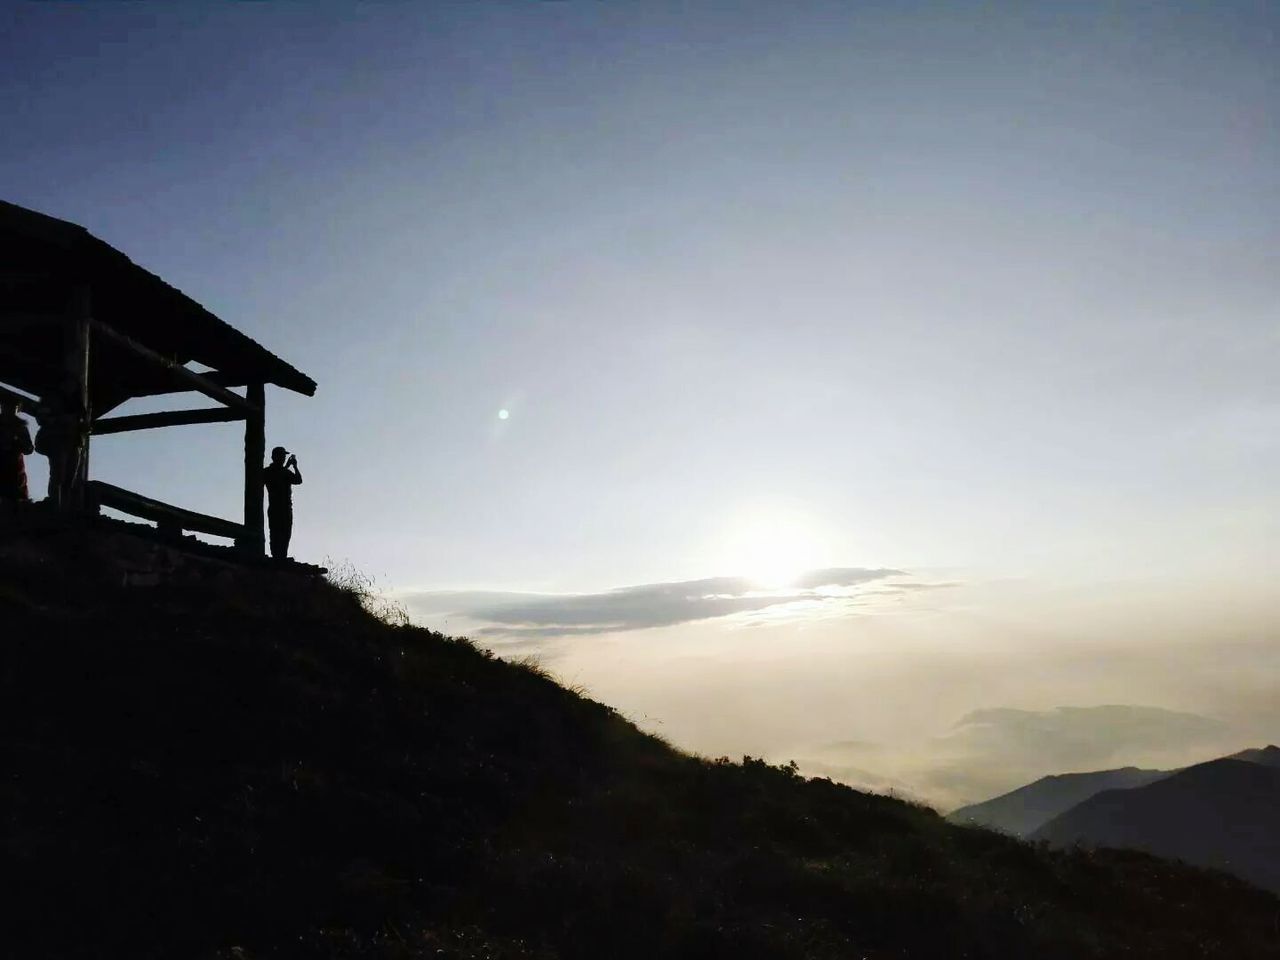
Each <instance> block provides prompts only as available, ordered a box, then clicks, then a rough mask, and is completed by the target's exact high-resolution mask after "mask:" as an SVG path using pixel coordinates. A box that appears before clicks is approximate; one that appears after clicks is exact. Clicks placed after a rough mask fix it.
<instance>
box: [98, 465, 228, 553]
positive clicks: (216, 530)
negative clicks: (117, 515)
mask: <svg viewBox="0 0 1280 960" xmlns="http://www.w3.org/2000/svg"><path fill="white" fill-rule="evenodd" d="M88 499H89V502H90V504H92V505H93V507H94V508H95V509H96V508H99V507H110V508H111V509H112V510H119V511H120V512H121V513H127V514H128V515H129V516H131V517H140V518H141V519H143V520H150V521H152V522H153V523H155V524H156V526H157V527H159V528H160V530H161V531H162V532H164V533H169V534H173V535H175V536H176V535H179V534H181V533H182V531H184V530H190V531H192V532H194V533H207V534H209V535H210V536H214V537H226V538H227V539H229V540H234V541H236V542H237V543H241V542H243V541H244V540H245V539H246V536H245V527H244V525H243V524H240V523H232V522H231V521H230V520H223V519H221V518H219V517H210V516H208V515H206V514H203V513H196V512H195V511H194V510H184V509H183V508H182V507H175V506H173V505H172V504H168V503H162V502H161V501H159V500H153V499H151V498H150V497H144V496H143V495H142V494H140V493H134V492H133V491H132V490H125V489H124V488H123V487H117V486H113V485H112V484H109V483H103V482H102V481H101V480H90V481H89V484H88Z"/></svg>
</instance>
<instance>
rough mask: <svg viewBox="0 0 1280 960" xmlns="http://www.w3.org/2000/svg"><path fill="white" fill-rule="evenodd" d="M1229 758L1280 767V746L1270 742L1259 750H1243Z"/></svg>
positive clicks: (1228, 758)
mask: <svg viewBox="0 0 1280 960" xmlns="http://www.w3.org/2000/svg"><path fill="white" fill-rule="evenodd" d="M1225 759H1227V760H1247V761H1249V763H1260V764H1262V765H1263V766H1264V767H1280V747H1277V746H1276V745H1275V744H1268V745H1267V746H1265V747H1262V748H1261V749H1258V750H1241V751H1240V752H1239V753H1233V754H1232V755H1231V756H1229V757H1226V758H1225Z"/></svg>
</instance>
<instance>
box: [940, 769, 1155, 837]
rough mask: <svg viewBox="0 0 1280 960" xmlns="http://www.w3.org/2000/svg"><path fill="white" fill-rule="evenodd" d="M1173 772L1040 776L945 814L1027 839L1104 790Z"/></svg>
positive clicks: (1143, 782) (1144, 782)
mask: <svg viewBox="0 0 1280 960" xmlns="http://www.w3.org/2000/svg"><path fill="white" fill-rule="evenodd" d="M1171 772H1172V771H1168V770H1142V769H1139V768H1138V767H1121V768H1119V769H1116V770H1096V771H1092V772H1089V773H1062V774H1054V775H1051V776H1048V777H1041V778H1040V779H1039V780H1036V781H1035V782H1034V783H1029V784H1027V785H1026V786H1024V787H1019V788H1018V789H1017V790H1011V791H1010V792H1009V793H1005V794H1002V795H1000V796H998V797H994V798H992V799H990V800H986V801H984V802H982V803H975V804H970V805H969V806H967V807H961V808H960V809H958V810H955V811H952V812H951V813H950V814H948V816H947V819H948V820H950V821H951V822H952V823H962V824H963V823H968V824H976V825H978V826H982V827H987V828H989V829H992V830H998V831H1000V832H1001V833H1007V834H1010V835H1012V836H1015V837H1022V838H1026V837H1029V836H1030V835H1031V834H1032V833H1034V832H1035V831H1036V830H1038V829H1039V828H1040V827H1042V826H1044V825H1045V824H1046V823H1048V822H1049V821H1050V820H1052V819H1053V818H1054V817H1056V816H1058V815H1060V814H1063V813H1066V812H1067V811H1068V810H1070V809H1071V808H1072V807H1074V806H1075V805H1076V804H1078V803H1080V802H1082V801H1084V800H1087V799H1089V798H1090V797H1092V796H1094V795H1095V794H1098V793H1101V792H1103V791H1104V790H1127V789H1131V788H1133V787H1142V786H1146V785H1147V784H1148V783H1152V782H1154V781H1156V780H1159V779H1161V778H1162V777H1167V776H1169V775H1170V773H1171Z"/></svg>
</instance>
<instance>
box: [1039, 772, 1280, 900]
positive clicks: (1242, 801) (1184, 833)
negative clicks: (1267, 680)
mask: <svg viewBox="0 0 1280 960" xmlns="http://www.w3.org/2000/svg"><path fill="white" fill-rule="evenodd" d="M1259 752H1260V753H1261V751H1259ZM1033 837H1034V838H1035V839H1037V840H1045V841H1048V842H1049V843H1051V844H1054V845H1058V846H1061V845H1066V844H1071V843H1082V844H1087V845H1089V846H1094V847H1103V846H1106V847H1127V848H1131V849H1134V850H1145V851H1148V852H1151V853H1156V854H1159V855H1161V856H1166V857H1176V858H1178V859H1181V860H1185V861H1187V862H1188V863H1194V864H1199V865H1202V866H1208V867H1218V868H1221V869H1224V870H1230V871H1231V872H1232V873H1235V874H1237V875H1239V876H1241V877H1244V878H1245V879H1247V880H1250V881H1252V882H1253V883H1256V884H1258V885H1259V886H1263V887H1267V888H1269V889H1271V890H1275V891H1277V892H1280V766H1269V765H1267V764H1265V763H1256V762H1252V761H1246V760H1235V759H1222V760H1212V761H1210V762H1209V763H1200V764H1197V765H1196V766H1194V767H1187V768H1186V769H1185V770H1180V771H1178V772H1177V773H1176V774H1173V775H1172V776H1170V777H1168V778H1166V779H1164V780H1160V781H1158V782H1156V783H1152V784H1149V785H1147V786H1145V787H1139V788H1136V789H1133V790H1109V791H1106V792H1104V793H1100V794H1097V795H1096V796H1093V797H1091V798H1089V799H1088V800H1086V801H1084V802H1083V803H1081V804H1079V805H1078V806H1076V807H1073V808H1072V809H1071V810H1069V811H1067V812H1066V813H1064V814H1062V815H1061V816H1059V817H1057V818H1055V819H1053V820H1051V821H1050V822H1049V823H1047V824H1045V826H1044V827H1042V828H1041V829H1039V830H1037V831H1036V832H1035V833H1034V834H1033Z"/></svg>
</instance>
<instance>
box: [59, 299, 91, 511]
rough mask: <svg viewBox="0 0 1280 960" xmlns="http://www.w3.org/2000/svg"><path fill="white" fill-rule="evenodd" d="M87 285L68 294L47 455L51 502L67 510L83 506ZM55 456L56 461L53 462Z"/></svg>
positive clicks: (86, 439)
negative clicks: (51, 454)
mask: <svg viewBox="0 0 1280 960" xmlns="http://www.w3.org/2000/svg"><path fill="white" fill-rule="evenodd" d="M91 314H92V301H91V298H90V292H89V287H88V285H87V284H82V285H80V286H78V287H76V289H75V291H74V293H73V294H72V297H71V304H70V310H69V311H68V316H67V323H66V350H65V353H64V357H65V365H66V367H65V371H64V377H63V388H62V391H61V395H60V396H59V397H58V398H57V404H58V409H57V411H56V412H55V418H56V419H58V420H59V422H58V423H56V424H55V425H54V431H55V436H56V440H55V446H57V447H59V448H60V449H59V450H58V451H57V452H56V454H55V456H54V457H53V458H51V459H50V463H49V467H50V472H51V473H55V474H56V480H55V481H54V482H51V483H50V493H51V494H55V490H54V485H55V483H56V484H57V487H58V489H57V490H56V495H55V502H56V503H57V504H58V506H59V507H60V508H61V509H63V510H65V511H68V512H73V513H76V512H79V511H81V510H83V509H84V506H85V485H86V483H87V482H88V479H89V424H90V423H91V422H92V421H91V417H92V413H93V411H92V410H91V409H90V399H89V327H90V324H91V322H92V316H91ZM55 460H56V461H57V462H56V464H55Z"/></svg>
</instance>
